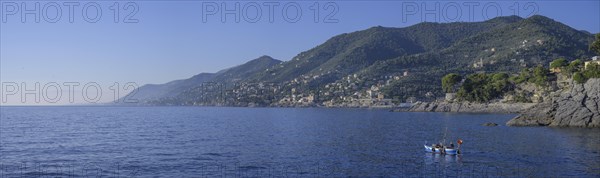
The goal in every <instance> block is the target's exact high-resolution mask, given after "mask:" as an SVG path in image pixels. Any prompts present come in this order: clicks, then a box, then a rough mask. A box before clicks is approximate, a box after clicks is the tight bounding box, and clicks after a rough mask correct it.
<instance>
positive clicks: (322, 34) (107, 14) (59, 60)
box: [0, 0, 600, 86]
mask: <svg viewBox="0 0 600 178" xmlns="http://www.w3.org/2000/svg"><path fill="white" fill-rule="evenodd" d="M52 2H56V1H4V0H2V1H0V4H1V5H2V8H1V9H0V11H1V12H0V14H2V21H1V23H0V80H1V81H2V82H15V83H21V82H25V83H27V84H30V83H35V82H40V83H41V84H42V85H44V83H48V82H67V81H73V82H81V83H87V82H97V83H101V84H102V86H105V85H110V84H112V83H114V82H119V83H125V82H135V83H137V84H139V85H143V84H147V83H165V82H168V81H171V80H174V79H183V78H188V77H191V76H193V75H195V74H198V73H201V72H216V71H218V70H220V69H224V68H227V67H232V66H235V65H238V64H241V63H244V62H246V61H248V60H251V59H254V58H257V57H259V56H261V55H270V56H272V57H274V58H276V59H280V60H289V59H291V58H292V57H294V56H295V55H296V54H298V53H300V52H302V51H305V50H308V49H310V48H312V47H315V46H317V45H319V44H321V43H323V42H324V41H326V40H327V39H329V38H330V37H332V36H335V35H338V34H341V33H348V32H353V31H357V30H362V29H366V28H369V27H372V26H377V25H381V26H387V27H406V26H410V25H414V24H416V23H419V22H422V21H437V22H455V21H467V22H469V21H482V20H486V19H489V18H493V17H496V16H499V15H502V16H506V15H519V16H522V17H528V16H530V15H532V14H540V15H544V16H548V17H550V18H553V19H555V20H557V21H560V22H563V23H565V24H567V25H569V26H571V27H573V28H575V29H579V30H586V31H589V32H592V33H598V32H600V1H189V0H188V1H131V2H132V3H127V2H129V1H87V2H79V4H78V5H77V6H75V5H73V4H69V5H65V4H64V3H65V2H63V1H58V2H57V3H55V4H54V3H52ZM36 3H39V8H37V9H38V10H39V12H38V13H40V20H39V23H36V22H35V18H36V17H35V16H36V15H35V14H27V13H25V14H21V10H23V9H28V10H30V11H24V12H31V10H32V9H33V10H36V8H35V5H36ZM115 3H118V5H117V4H115ZM236 3H237V4H239V9H240V11H239V14H240V16H239V18H240V20H239V22H236V20H235V15H233V14H225V15H223V14H221V13H220V12H221V11H222V10H226V9H229V10H231V9H234V7H235V6H236ZM265 3H266V4H265ZM57 6H58V7H59V8H60V11H61V12H62V13H61V14H60V16H58V15H59V14H58V13H57V9H59V8H57ZM14 7H17V8H18V10H15V8H14ZM115 7H118V8H115ZM257 7H258V8H257ZM269 7H272V8H273V9H274V11H272V13H270V12H271V11H270V8H269ZM70 8H73V9H74V10H73V11H72V18H73V19H72V22H70V21H71V19H69V17H70V16H71V14H70V12H69V9H70ZM84 9H86V11H84ZM96 9H101V11H102V14H101V15H98V16H97V13H96ZM115 9H119V11H118V14H119V17H118V18H117V21H118V23H115V18H114V17H115V13H116V11H115ZM134 9H137V11H134ZM257 9H260V12H261V13H260V14H261V15H260V16H257V14H259V13H258V12H259V11H257ZM284 9H287V11H284ZM297 9H300V10H301V11H302V14H301V15H298V16H297ZM316 9H319V10H318V15H316V14H317V13H316ZM517 9H518V10H517ZM33 12H35V11H33ZM83 12H85V13H86V14H87V15H83ZM422 12H425V13H422ZM499 12H501V14H500V13H499ZM458 14H460V15H458ZM128 15H133V16H131V17H130V18H128ZM271 15H272V16H271ZM223 16H224V20H225V21H222V17H223ZM270 16H271V17H272V18H273V19H272V21H271V20H270V19H269V17H270ZM56 17H58V18H56ZM85 17H87V18H85ZM95 17H99V19H98V18H95ZM285 17H287V18H285ZM296 17H299V18H296ZM315 17H317V18H316V20H317V21H315ZM126 18H127V20H126ZM22 20H25V22H22ZM96 20H97V21H96ZM136 20H137V23H124V21H127V22H135V21H136ZM53 21H56V23H50V22H53ZM88 21H92V22H93V21H96V22H95V23H91V22H88ZM31 85H33V84H31ZM82 85H83V84H82Z"/></svg>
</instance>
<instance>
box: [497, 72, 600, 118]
mask: <svg viewBox="0 0 600 178" xmlns="http://www.w3.org/2000/svg"><path fill="white" fill-rule="evenodd" d="M506 124H507V125H509V126H557V127H600V79H598V78H595V79H589V80H588V81H587V82H586V83H585V84H576V83H574V82H570V84H569V86H567V87H566V88H564V89H562V90H559V91H557V92H555V93H554V94H552V99H551V101H546V102H544V103H540V104H537V105H535V106H533V107H532V108H530V109H527V110H526V111H524V112H522V114H521V115H519V116H517V117H515V118H513V119H512V120H510V121H508V122H507V123H506Z"/></svg>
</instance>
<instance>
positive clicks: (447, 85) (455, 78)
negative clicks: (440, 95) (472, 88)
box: [442, 73, 462, 93]
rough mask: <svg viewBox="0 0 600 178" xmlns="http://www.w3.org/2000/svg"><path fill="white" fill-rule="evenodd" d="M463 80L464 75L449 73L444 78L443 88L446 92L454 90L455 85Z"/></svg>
mask: <svg viewBox="0 0 600 178" xmlns="http://www.w3.org/2000/svg"><path fill="white" fill-rule="evenodd" d="M461 80H462V77H461V76H460V75H458V74H456V73H450V74H447V75H446V76H444V77H443V78H442V89H443V90H444V92H446V93H453V92H454V85H456V84H458V82H460V81H461Z"/></svg>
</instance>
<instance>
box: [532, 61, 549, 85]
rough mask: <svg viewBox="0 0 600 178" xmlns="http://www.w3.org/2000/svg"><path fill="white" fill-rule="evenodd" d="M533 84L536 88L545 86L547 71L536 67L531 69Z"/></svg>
mask: <svg viewBox="0 0 600 178" xmlns="http://www.w3.org/2000/svg"><path fill="white" fill-rule="evenodd" d="M532 79H533V83H535V84H536V85H538V86H545V85H546V82H548V69H546V68H544V67H542V66H537V67H535V68H534V69H533V78H532Z"/></svg>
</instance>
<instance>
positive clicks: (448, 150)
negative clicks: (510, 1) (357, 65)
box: [424, 144, 460, 155]
mask: <svg viewBox="0 0 600 178" xmlns="http://www.w3.org/2000/svg"><path fill="white" fill-rule="evenodd" d="M424 146H425V151H426V152H430V153H440V154H449V155H457V154H460V149H459V148H454V147H447V146H444V145H440V144H438V145H435V144H434V145H431V146H427V145H424Z"/></svg>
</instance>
